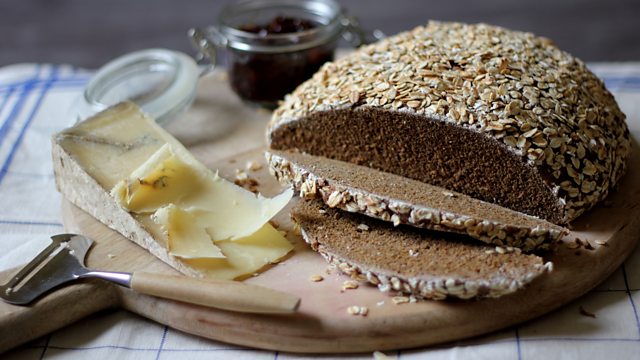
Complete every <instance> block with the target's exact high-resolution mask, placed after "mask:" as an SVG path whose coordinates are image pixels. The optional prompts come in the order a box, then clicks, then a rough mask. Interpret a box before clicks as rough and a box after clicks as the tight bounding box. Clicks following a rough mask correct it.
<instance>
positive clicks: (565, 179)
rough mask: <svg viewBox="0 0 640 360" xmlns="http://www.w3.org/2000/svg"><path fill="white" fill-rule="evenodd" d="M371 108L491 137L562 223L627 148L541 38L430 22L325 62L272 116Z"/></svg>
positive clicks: (585, 204) (576, 70) (608, 110)
mask: <svg viewBox="0 0 640 360" xmlns="http://www.w3.org/2000/svg"><path fill="white" fill-rule="evenodd" d="M371 107H373V108H378V109H386V110H389V111H394V112H408V113H412V114H417V115H422V116H424V117H425V119H438V120H441V121H445V122H449V123H453V124H456V125H458V126H461V127H463V128H466V129H470V130H473V131H476V132H479V133H482V134H485V135H487V136H488V137H491V138H494V139H496V140H497V141H500V142H501V143H502V144H504V145H506V146H507V148H509V149H510V150H511V151H513V152H514V153H515V154H517V155H518V156H521V157H522V159H523V160H524V161H525V162H527V163H528V164H529V165H531V166H535V167H536V168H538V169H539V173H541V174H549V176H545V181H546V182H547V185H548V186H549V187H550V189H551V191H553V193H554V194H556V195H557V197H558V199H559V201H560V203H561V204H562V205H563V207H564V221H570V220H572V219H574V218H576V217H577V216H578V215H580V214H581V213H582V212H584V211H585V210H587V209H588V208H590V207H592V206H593V205H594V204H595V203H596V202H598V201H599V200H601V199H603V198H604V197H605V196H606V195H607V193H608V191H609V190H610V189H611V187H612V186H614V185H615V184H616V183H617V181H618V180H619V178H620V177H621V176H622V174H623V173H624V170H625V162H626V159H627V157H628V155H629V153H630V147H631V142H630V138H629V131H628V128H627V125H626V123H625V116H624V114H623V113H622V112H621V111H620V109H619V108H618V106H617V104H616V102H615V100H614V99H613V96H612V95H611V94H610V93H609V92H608V91H607V90H606V89H605V87H604V84H603V83H602V81H601V80H599V79H598V78H597V77H596V76H595V75H594V74H593V73H592V72H591V71H589V69H587V67H586V66H585V64H584V63H583V62H582V61H580V60H579V59H576V58H574V57H573V56H571V55H569V54H568V53H566V52H563V51H561V50H559V49H558V48H557V47H555V46H554V45H553V44H552V43H551V42H550V41H549V40H548V39H545V38H540V37H536V36H534V35H533V34H530V33H523V32H516V31H511V30H507V29H504V28H500V27H495V26H490V25H486V24H477V25H466V24H460V23H440V22H431V23H429V24H428V25H427V26H426V27H418V28H416V29H414V30H412V31H409V32H405V33H401V34H398V35H396V36H393V37H390V38H387V39H384V40H382V41H380V42H378V43H376V44H373V45H369V46H365V47H362V48H360V49H359V50H358V51H356V52H354V53H353V54H351V55H349V56H347V57H345V58H342V59H339V60H337V61H335V62H333V63H327V64H325V66H323V68H322V69H321V70H320V71H319V72H318V73H316V74H315V75H314V76H313V78H312V79H310V80H309V81H307V82H305V83H303V84H302V85H301V86H300V87H298V88H297V89H296V90H295V91H294V92H293V93H292V94H290V95H288V96H287V97H286V98H285V100H284V103H283V104H282V105H281V106H280V108H278V109H277V110H276V111H275V112H274V115H273V118H272V120H271V123H270V126H269V130H268V138H269V139H268V140H269V142H270V143H271V142H272V141H273V139H272V138H271V136H272V134H273V132H274V131H275V130H277V129H278V128H279V127H281V126H283V125H285V124H287V123H289V122H292V121H296V120H299V119H303V118H305V117H306V116H308V115H309V114H313V113H318V112H321V111H335V110H343V109H358V108H371Z"/></svg>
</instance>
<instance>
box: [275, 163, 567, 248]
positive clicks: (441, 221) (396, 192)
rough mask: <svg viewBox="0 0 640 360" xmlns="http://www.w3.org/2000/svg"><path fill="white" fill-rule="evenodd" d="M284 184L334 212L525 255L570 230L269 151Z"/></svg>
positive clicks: (413, 184)
mask: <svg viewBox="0 0 640 360" xmlns="http://www.w3.org/2000/svg"><path fill="white" fill-rule="evenodd" d="M266 156H267V163H268V164H269V166H270V170H272V173H273V174H274V175H275V176H276V178H278V180H279V181H280V182H281V183H286V184H291V185H293V187H294V189H295V190H296V191H298V192H299V193H300V197H303V198H308V199H312V198H319V199H321V200H322V201H324V202H325V203H326V204H327V205H328V206H329V207H337V208H340V209H343V210H347V211H349V212H357V213H362V214H365V215H368V216H371V217H374V218H378V219H381V220H385V221H391V222H393V225H395V226H397V225H400V224H409V225H413V226H417V227H423V228H427V229H435V230H444V231H451V232H456V233H461V234H468V235H469V236H471V237H473V238H475V239H479V240H482V241H484V242H487V243H490V244H495V245H500V246H505V245H506V246H514V247H518V248H521V249H523V250H525V251H529V250H533V249H544V248H548V247H549V245H551V244H553V243H555V242H556V241H557V240H559V239H560V238H561V237H562V236H563V235H564V234H566V233H567V232H568V231H567V230H566V229H563V228H562V227H559V226H557V225H554V224H551V223H549V222H547V221H545V220H541V219H538V218H535V217H532V216H529V215H525V214H522V213H519V212H516V211H513V210H509V209H507V208H503V207H501V206H498V205H495V204H491V203H487V202H484V201H481V200H477V199H474V198H471V197H469V196H467V195H464V194H460V193H455V192H452V191H449V190H445V189H443V188H441V187H438V186H433V185H429V184H427V183H423V182H420V181H416V180H412V179H409V178H405V177H402V176H398V175H395V174H391V173H386V172H382V171H378V170H375V169H371V168H368V167H365V166H359V165H354V164H351V163H347V162H343V161H338V160H332V159H328V158H325V157H319V156H313V155H308V154H302V153H298V152H294V151H272V152H267V153H266Z"/></svg>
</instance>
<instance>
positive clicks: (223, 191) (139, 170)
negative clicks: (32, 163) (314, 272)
mask: <svg viewBox="0 0 640 360" xmlns="http://www.w3.org/2000/svg"><path fill="white" fill-rule="evenodd" d="M52 154H53V163H54V173H55V177H56V185H57V187H58V189H59V191H60V192H61V193H62V194H63V195H64V196H65V197H66V198H67V199H68V200H69V201H71V202H72V203H73V204H75V205H76V206H78V207H80V208H81V209H83V210H85V211H87V212H88V213H90V214H91V215H93V216H94V217H95V218H97V219H98V220H100V221H101V222H103V223H104V224H106V225H107V226H109V227H111V228H112V229H114V230H116V231H118V232H120V233H121V234H122V235H123V236H125V237H127V238H129V239H130V240H132V241H134V242H135V243H137V244H138V245H140V246H142V247H144V248H145V249H147V250H149V251H150V252H151V253H152V254H153V255H155V256H157V257H158V258H160V259H161V260H162V261H164V262H166V263H168V264H169V265H171V266H173V267H174V268H176V269H178V270H179V271H181V272H183V273H185V274H188V275H192V276H205V277H210V278H220V279H234V278H239V277H242V276H245V275H249V274H253V273H255V272H257V271H258V270H259V269H261V268H262V267H264V266H265V265H267V264H269V263H272V262H276V261H277V260H279V259H281V258H282V257H284V256H285V255H286V254H287V253H288V252H289V251H291V250H292V248H293V247H292V245H291V244H290V243H289V242H288V241H287V240H286V239H285V238H284V237H283V236H282V235H281V234H280V233H279V232H278V231H277V230H276V229H274V228H273V227H272V226H271V225H270V224H269V223H268V220H269V219H270V218H271V217H272V216H273V215H275V213H277V212H278V211H279V210H280V209H282V208H283V207H284V206H285V205H286V203H287V202H288V201H289V199H290V198H291V193H290V192H284V193H283V194H281V195H279V196H276V197H274V198H271V199H268V198H264V197H262V196H256V195H255V194H253V193H251V192H249V191H247V190H244V189H242V188H240V187H238V186H236V185H235V184H233V183H230V182H228V181H226V180H224V179H222V178H221V177H219V176H218V175H217V174H216V173H213V172H211V171H210V170H209V169H208V168H206V167H205V166H204V165H203V164H202V163H200V162H199V161H198V160H197V159H195V158H194V157H193V155H192V154H191V153H190V152H189V151H188V150H187V149H186V148H185V147H184V146H183V145H182V144H181V143H180V142H179V141H177V140H176V139H175V138H174V137H173V136H171V135H170V134H169V133H167V132H166V131H165V130H164V129H162V128H161V127H160V126H158V125H157V124H156V123H155V121H154V120H153V119H151V118H149V117H147V116H146V115H145V114H143V113H142V112H141V111H140V109H139V108H138V107H137V106H136V105H135V104H133V103H126V102H125V103H121V104H119V105H116V106H114V107H112V108H110V109H107V110H105V111H103V112H101V113H100V114H97V115H96V116H94V117H92V118H90V119H87V120H85V121H83V122H81V123H79V124H77V125H76V126H74V127H72V128H69V129H67V130H64V131H62V132H60V133H58V134H56V135H54V137H53V148H52Z"/></svg>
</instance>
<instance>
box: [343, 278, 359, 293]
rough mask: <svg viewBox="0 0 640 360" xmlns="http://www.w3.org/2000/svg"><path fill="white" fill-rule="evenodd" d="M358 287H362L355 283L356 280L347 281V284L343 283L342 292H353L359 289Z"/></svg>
mask: <svg viewBox="0 0 640 360" xmlns="http://www.w3.org/2000/svg"><path fill="white" fill-rule="evenodd" d="M358 286H360V285H359V284H358V282H357V281H355V280H346V281H345V282H343V283H342V291H345V290H351V289H357V288H358Z"/></svg>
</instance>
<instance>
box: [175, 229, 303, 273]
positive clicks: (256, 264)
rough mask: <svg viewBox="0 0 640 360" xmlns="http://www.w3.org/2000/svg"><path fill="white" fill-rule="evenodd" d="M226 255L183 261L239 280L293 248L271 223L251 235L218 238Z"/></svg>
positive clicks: (209, 271)
mask: <svg viewBox="0 0 640 360" xmlns="http://www.w3.org/2000/svg"><path fill="white" fill-rule="evenodd" d="M216 245H217V246H219V247H220V249H221V250H222V252H223V253H224V254H225V255H226V258H224V259H184V260H183V261H184V262H185V263H187V264H189V265H191V266H193V267H194V268H196V269H200V270H202V271H203V272H205V273H206V274H207V275H208V276H211V277H215V278H222V279H236V278H240V277H243V276H249V275H252V274H254V273H256V272H258V271H259V270H260V269H262V268H263V267H265V266H267V265H269V264H272V263H275V262H277V261H278V260H280V259H282V257H283V256H285V255H286V254H288V253H289V252H290V251H291V250H293V246H292V245H291V243H289V241H288V240H287V239H286V238H285V237H284V236H282V234H280V232H279V231H278V230H276V229H275V228H274V227H273V226H271V225H270V224H269V223H267V224H264V225H263V226H262V228H260V229H259V230H258V231H256V232H255V233H253V234H251V235H250V236H247V237H243V238H240V239H237V240H233V241H232V240H224V241H217V242H216Z"/></svg>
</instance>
